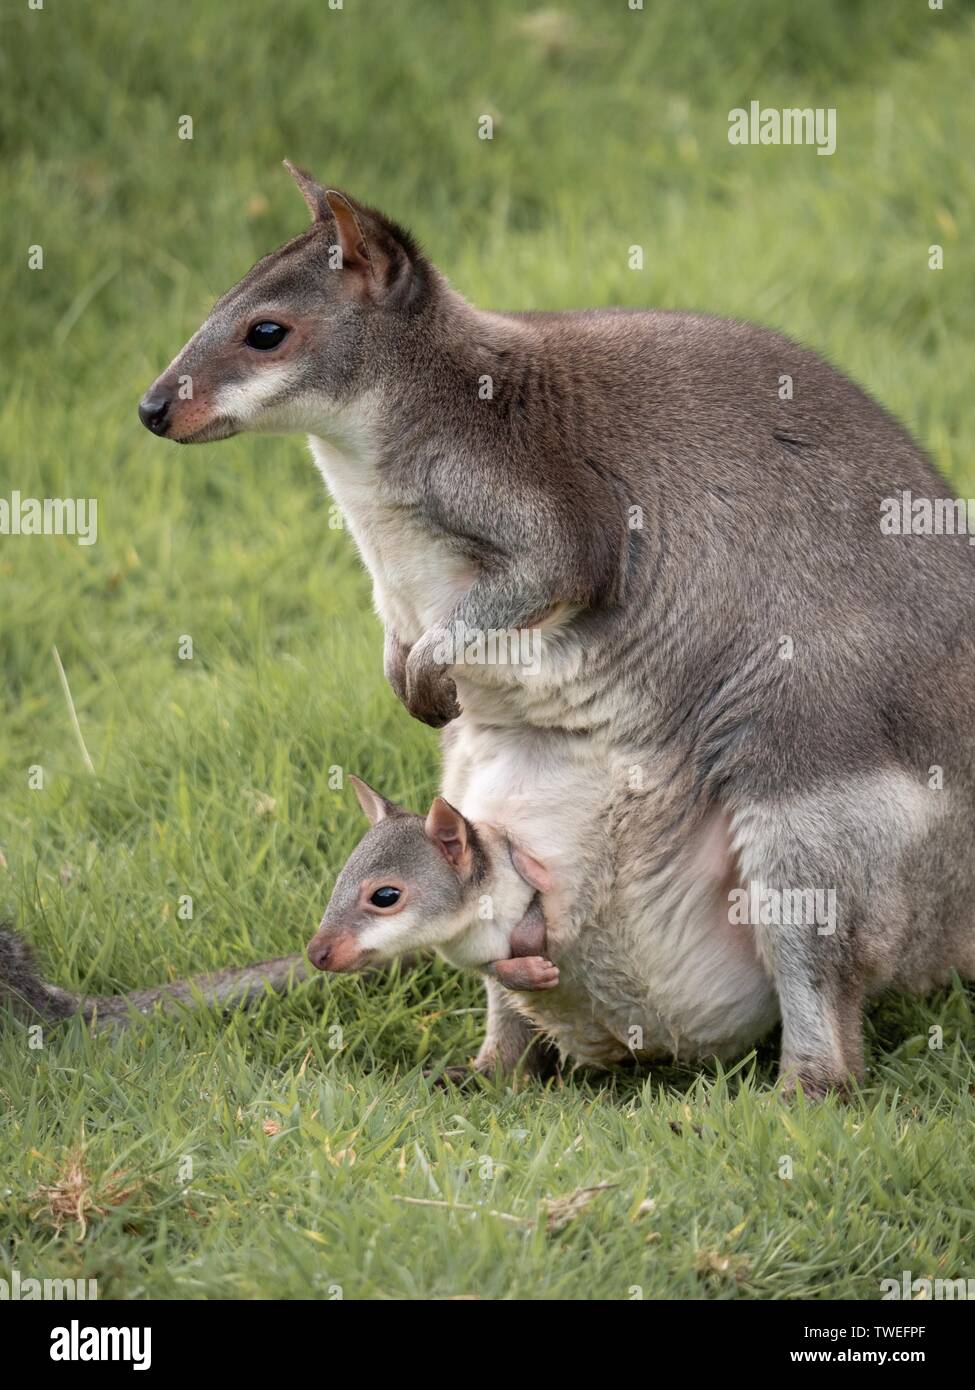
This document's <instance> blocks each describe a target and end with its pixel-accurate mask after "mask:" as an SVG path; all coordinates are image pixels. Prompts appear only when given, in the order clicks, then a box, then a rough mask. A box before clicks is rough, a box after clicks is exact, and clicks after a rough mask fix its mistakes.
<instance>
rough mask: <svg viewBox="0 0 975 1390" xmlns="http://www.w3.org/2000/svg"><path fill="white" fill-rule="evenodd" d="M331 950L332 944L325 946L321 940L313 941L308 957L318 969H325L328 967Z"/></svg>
mask: <svg viewBox="0 0 975 1390" xmlns="http://www.w3.org/2000/svg"><path fill="white" fill-rule="evenodd" d="M331 951H332V948H331V946H324V945H322V944H321V943H319V942H315V941H313V942H312V943H311V945H310V946H309V947H308V959H309V960H310V961H311V963H312V965H313V966H314V967H315V969H316V970H325V969H326V968H327V967H328V958H329V955H330V954H331Z"/></svg>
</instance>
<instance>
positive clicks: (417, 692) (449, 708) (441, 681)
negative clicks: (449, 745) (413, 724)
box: [403, 643, 460, 729]
mask: <svg viewBox="0 0 975 1390" xmlns="http://www.w3.org/2000/svg"><path fill="white" fill-rule="evenodd" d="M423 657H424V653H423V651H422V649H421V647H420V645H419V643H418V644H417V646H416V647H414V648H413V651H412V652H411V653H410V656H409V657H408V659H407V662H406V696H405V699H404V701H403V703H404V704H405V705H406V708H407V709H408V710H409V712H410V714H412V716H413V718H414V719H419V720H421V721H422V722H423V723H424V724H429V725H430V727H431V729H442V728H443V726H444V725H445V724H449V723H450V722H451V720H453V719H456V718H457V716H458V715H459V714H460V705H459V704H458V703H457V687H456V685H455V684H454V682H453V681H452V680H451V679H450V677H449V676H448V675H447V673H446V671H445V670H444V669H443V667H442V666H437V665H436V664H434V663H433V662H430V661H426V660H424V659H423Z"/></svg>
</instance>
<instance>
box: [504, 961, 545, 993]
mask: <svg viewBox="0 0 975 1390" xmlns="http://www.w3.org/2000/svg"><path fill="white" fill-rule="evenodd" d="M494 973H495V975H496V976H497V978H498V979H499V980H500V982H501V983H502V984H503V985H504V987H505V989H518V990H537V989H554V988H555V987H556V985H557V984H558V982H559V967H558V966H557V965H554V964H553V963H552V961H550V960H546V958H545V957H544V956H512V957H511V959H510V960H498V961H495V963H494Z"/></svg>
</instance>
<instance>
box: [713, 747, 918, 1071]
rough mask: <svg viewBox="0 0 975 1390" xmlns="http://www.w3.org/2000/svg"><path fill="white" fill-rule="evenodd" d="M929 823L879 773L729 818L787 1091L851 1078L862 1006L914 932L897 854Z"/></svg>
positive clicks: (902, 789) (859, 1063)
mask: <svg viewBox="0 0 975 1390" xmlns="http://www.w3.org/2000/svg"><path fill="white" fill-rule="evenodd" d="M881 793H882V794H881ZM934 804H936V803H934ZM930 814H934V812H932V811H931V805H930V804H929V803H927V802H926V801H925V800H924V793H923V791H921V790H920V789H919V788H918V787H917V784H916V783H913V782H912V781H911V780H910V779H909V778H907V777H906V776H903V775H896V774H888V775H886V776H884V777H883V778H879V777H874V778H873V779H870V780H869V781H864V782H853V781H852V779H845V780H843V781H839V782H838V783H836V784H833V786H832V787H831V788H829V789H827V790H825V791H823V792H821V793H819V794H818V795H816V796H811V797H804V798H794V799H789V800H788V801H782V802H780V803H770V804H766V805H764V806H762V807H760V808H756V809H753V810H751V811H749V812H748V813H740V814H739V815H738V816H737V817H736V824H735V827H734V838H735V849H736V853H737V855H738V861H739V868H740V871H741V878H742V881H743V882H744V883H746V884H749V885H750V886H751V889H752V892H751V894H750V901H751V902H758V903H760V904H761V918H760V920H759V921H756V922H753V924H752V925H753V929H754V932H755V941H756V945H757V947H758V950H759V952H760V954H761V956H762V959H763V960H764V961H765V964H766V966H767V968H768V969H769V972H770V973H771V975H772V978H773V980H774V983H775V987H776V990H777V993H778V996H779V1006H780V1011H781V1016H782V1052H781V1061H780V1068H781V1073H782V1076H783V1080H784V1081H785V1083H786V1085H787V1086H788V1087H790V1088H794V1087H795V1084H796V1082H799V1083H800V1084H801V1086H802V1089H803V1091H804V1092H805V1093H806V1094H811V1095H817V1096H820V1095H823V1094H824V1093H825V1092H826V1091H828V1090H832V1089H837V1090H842V1089H845V1088H847V1087H848V1086H849V1084H850V1082H851V1081H855V1080H859V1079H860V1078H862V1076H863V1036H862V1022H863V1005H864V999H865V997H866V995H867V992H868V988H869V989H870V990H871V991H872V990H873V989H874V988H875V987H876V986H878V985H882V984H883V983H884V982H886V981H889V980H890V979H891V978H893V976H894V974H895V971H896V967H897V961H898V959H899V958H900V957H901V956H902V954H903V951H904V948H905V943H906V942H907V941H909V940H910V938H911V930H912V929H913V930H916V927H914V928H912V918H911V913H910V907H909V901H908V892H909V889H907V888H905V886H904V885H905V883H909V882H910V878H909V876H905V875H904V873H903V866H904V854H905V851H906V850H907V849H908V847H909V846H915V845H917V844H918V843H920V842H921V841H922V838H923V834H924V831H925V827H926V826H927V823H928V819H929V815H930ZM755 888H758V890H759V892H758V894H757V895H756V894H755V891H754V890H755Z"/></svg>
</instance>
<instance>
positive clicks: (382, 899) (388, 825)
mask: <svg viewBox="0 0 975 1390" xmlns="http://www.w3.org/2000/svg"><path fill="white" fill-rule="evenodd" d="M349 781H350V782H351V783H352V786H353V788H354V790H355V794H356V796H357V798H358V800H359V805H360V806H361V807H362V809H363V811H364V812H365V814H366V816H367V817H368V819H369V821H370V829H369V830H367V831H366V833H365V835H364V836H363V838H362V839H361V840H360V842H359V844H358V845H357V846H356V848H355V849H354V850H353V851H352V854H351V855H350V856H349V859H348V860H347V862H346V864H345V866H344V867H343V869H342V871H341V873H340V874H339V876H338V878H337V879H336V881H335V887H334V888H333V890H332V896H331V899H330V900H329V904H328V907H327V909H326V911H325V916H324V917H323V918H322V922H321V926H320V927H319V928H318V931H317V932H316V933H315V935H314V937H313V938H312V940H311V942H310V943H309V946H308V957H309V959H310V960H311V962H312V964H313V965H315V966H317V968H318V969H319V970H337V971H348V970H360V969H361V968H362V967H363V966H364V965H366V964H368V963H370V962H372V961H379V960H390V959H392V958H393V957H394V956H398V955H402V954H403V953H404V952H407V951H414V950H418V949H420V948H422V947H427V946H446V945H448V943H450V942H451V941H452V940H454V939H456V938H457V937H459V936H461V935H462V934H463V933H464V932H465V931H467V930H468V928H470V927H471V925H472V923H474V922H475V921H476V919H477V916H478V905H479V903H480V902H481V901H482V899H483V898H484V897H486V896H490V898H491V899H492V901H493V902H494V903H495V905H496V909H497V914H498V916H499V918H500V919H501V921H502V922H504V923H506V924H507V926H508V927H514V926H515V924H516V923H517V922H518V920H519V919H520V918H521V917H522V915H523V914H524V912H525V909H526V907H527V906H528V903H529V902H530V901H531V899H532V897H533V895H534V893H535V890H536V889H541V890H543V891H544V890H546V889H548V888H550V887H551V886H552V885H551V881H550V880H549V877H548V875H547V873H546V871H545V870H544V868H543V867H542V865H541V864H539V863H538V862H537V861H536V860H534V859H532V858H531V857H530V856H529V855H527V854H525V853H524V852H523V851H521V850H520V849H518V848H514V847H512V846H511V845H510V843H509V842H508V840H507V839H506V838H505V836H504V835H503V834H501V832H499V831H497V830H494V829H492V828H490V827H487V826H474V825H473V824H472V823H471V822H470V821H468V820H465V818H464V817H463V816H462V815H461V813H460V812H459V811H458V810H456V809H455V808H454V807H453V806H451V805H450V803H449V802H447V801H445V800H444V799H443V797H442V796H438V797H437V798H436V799H435V800H434V802H433V804H432V806H431V807H430V810H429V811H428V813H427V815H426V816H425V817H424V816H419V815H415V814H414V813H413V812H411V811H406V810H404V809H403V807H402V806H397V805H396V804H395V802H392V801H388V800H387V799H386V797H384V796H382V795H381V794H380V793H379V792H377V791H374V790H373V788H372V787H370V786H368V785H367V784H366V783H365V782H363V781H361V780H360V779H359V778H358V777H350V778H349ZM499 930H502V931H503V930H505V928H504V927H502V926H500V925H499Z"/></svg>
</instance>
